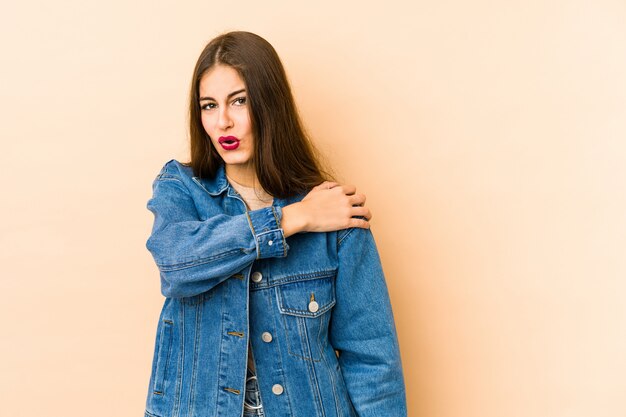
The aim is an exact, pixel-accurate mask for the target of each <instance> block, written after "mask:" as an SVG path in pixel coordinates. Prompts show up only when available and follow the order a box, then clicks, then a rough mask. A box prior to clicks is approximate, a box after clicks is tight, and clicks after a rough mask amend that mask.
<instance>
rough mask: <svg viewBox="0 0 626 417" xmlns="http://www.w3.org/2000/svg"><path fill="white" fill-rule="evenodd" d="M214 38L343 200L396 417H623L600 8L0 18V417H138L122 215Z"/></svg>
mask: <svg viewBox="0 0 626 417" xmlns="http://www.w3.org/2000/svg"><path fill="white" fill-rule="evenodd" d="M231 29H245V30H250V31H254V32H257V33H259V34H260V35H262V36H264V37H265V38H266V39H268V40H269V41H270V42H271V43H272V44H273V45H274V46H275V48H276V49H277V50H278V52H279V54H280V55H281V57H282V58H283V60H284V63H285V65H286V68H287V71H288V74H289V77H290V79H291V81H292V83H293V88H294V91H295V94H296V97H297V101H298V104H299V106H300V109H301V112H302V115H303V117H304V119H305V121H306V124H307V126H308V128H309V130H310V132H311V133H312V135H313V136H314V138H315V140H316V143H317V144H318V145H319V147H320V148H321V149H322V151H323V152H324V153H325V154H326V155H327V156H328V160H329V162H330V163H331V164H332V165H333V166H334V167H335V170H336V171H337V173H339V174H340V176H341V178H342V180H343V181H347V182H351V183H354V184H356V185H357V187H358V188H359V190H361V191H363V192H365V193H366V194H367V196H368V204H369V206H370V207H371V209H372V211H373V213H374V218H373V220H372V230H373V232H374V234H375V236H376V240H377V243H378V246H379V249H380V252H381V256H382V260H383V265H384V268H385V271H386V275H387V279H388V284H389V288H390V292H391V297H392V302H393V305H394V312H395V315H396V320H397V327H398V331H399V335H400V343H401V349H402V356H403V361H404V365H405V373H406V383H407V388H408V398H409V410H410V416H412V417H418V416H419V417H422V416H424V417H426V416H428V417H504V416H505V417H518V416H519V417H589V416H594V417H609V416H610V417H618V416H624V415H626V402H625V401H624V395H625V394H626V382H625V381H626V379H625V377H624V375H626V355H625V350H626V303H625V302H624V298H625V296H624V294H625V292H626V283H625V282H624V277H625V276H626V256H625V245H626V196H625V193H624V190H625V189H626V175H624V164H626V143H625V139H626V81H625V80H626V77H625V76H624V74H626V4H625V3H624V2H623V1H621V0H619V1H618V0H615V1H610V0H604V1H599V0H598V1H591V0H589V1H577V0H555V1H551V2H546V1H543V0H541V1H538V0H530V1H528V0H525V1H521V0H518V1H505V2H495V1H484V0H477V1H469V2H468V1H461V0H438V1H429V2H426V1H412V2H409V1H406V2H401V1H394V0H391V1H384V2H362V1H349V2H339V1H317V2H308V3H305V4H304V5H294V2H275V1H264V2H259V1H237V2H209V1H202V2H201V1H188V2H180V3H174V2H165V1H154V0H152V1H134V2H125V1H118V0H113V1H109V2H103V1H97V2H96V1H85V0H80V1H78V0H75V1H72V0H60V1H56V2H44V1H36V2H22V3H20V4H19V5H17V4H15V2H14V3H12V4H5V5H3V7H2V16H1V17H0V47H1V48H0V64H1V65H0V68H1V73H2V78H1V81H0V83H1V84H0V85H1V97H2V102H1V104H0V105H1V112H0V114H1V115H2V123H1V124H0V138H1V139H2V148H1V152H0V162H1V167H2V172H3V175H2V176H1V179H0V182H1V183H0V186H1V190H2V204H1V205H0V218H1V219H2V221H1V223H0V228H1V229H0V232H1V233H0V264H1V265H2V272H1V280H0V292H1V293H2V296H3V297H2V301H1V303H0V317H1V318H2V332H1V334H2V336H1V340H0V341H1V343H0V358H1V359H0V375H1V377H0V414H1V415H3V416H11V417H20V416H43V415H45V416H59V417H74V416H86V415H89V416H92V417H96V416H132V415H142V414H141V413H142V412H143V407H144V402H145V396H146V393H147V384H148V378H149V370H150V364H151V359H152V352H153V347H154V345H153V343H154V337H155V330H156V324H157V320H158V314H159V311H160V308H161V305H162V302H163V298H162V296H161V294H160V289H159V281H158V275H157V270H156V267H155V266H154V264H153V262H152V259H151V257H150V255H149V253H148V252H147V250H146V249H145V247H144V244H145V240H146V239H147V236H148V234H149V228H150V226H151V223H152V215H151V214H150V212H148V211H147V210H146V208H145V204H146V201H147V199H148V198H149V196H150V193H151V189H150V185H151V182H152V179H153V178H154V176H155V175H156V173H157V172H158V170H159V168H160V167H161V166H162V164H163V163H164V162H165V161H167V160H169V159H171V158H179V159H185V158H186V152H187V145H186V131H185V129H186V126H185V106H186V95H187V86H188V83H189V78H190V76H191V71H192V68H193V65H194V63H195V60H196V57H197V55H198V54H199V52H200V50H201V48H202V47H203V45H204V44H205V42H206V41H208V40H209V39H210V38H211V37H213V36H215V35H217V34H219V33H221V32H222V31H226V30H231Z"/></svg>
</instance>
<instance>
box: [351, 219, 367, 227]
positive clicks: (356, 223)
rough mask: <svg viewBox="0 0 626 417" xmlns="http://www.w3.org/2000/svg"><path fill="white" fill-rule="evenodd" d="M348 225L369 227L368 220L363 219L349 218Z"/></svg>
mask: <svg viewBox="0 0 626 417" xmlns="http://www.w3.org/2000/svg"><path fill="white" fill-rule="evenodd" d="M348 227H360V228H361V229H369V228H370V222H368V221H367V220H363V219H350V224H349V226H348Z"/></svg>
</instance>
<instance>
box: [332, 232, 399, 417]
mask: <svg viewBox="0 0 626 417" xmlns="http://www.w3.org/2000/svg"><path fill="white" fill-rule="evenodd" d="M338 235H339V237H338V245H339V248H338V254H339V269H338V271H337V278H336V281H335V296H336V299H337V303H336V304H335V306H334V307H333V310H332V317H331V322H330V327H329V332H330V334H329V337H330V343H331V345H332V346H333V347H334V348H335V349H336V350H338V351H339V358H338V360H339V366H340V367H341V371H342V374H343V377H344V380H345V383H346V387H347V389H348V393H349V394H350V399H351V400H352V404H353V405H354V408H355V410H356V412H357V415H358V416H359V417H379V416H390V417H392V416H393V417H405V416H406V413H407V411H406V398H405V387H404V379H403V373H402V363H401V360H400V350H399V347H398V339H397V335H396V329H395V324H394V320H393V313H392V310H391V303H390V300H389V295H388V292H387V286H386V283H385V278H384V275H383V270H382V266H381V263H380V258H379V255H378V251H377V249H376V243H375V241H374V237H373V235H372V233H371V231H370V230H369V229H349V230H347V231H341V232H340V233H339V234H338Z"/></svg>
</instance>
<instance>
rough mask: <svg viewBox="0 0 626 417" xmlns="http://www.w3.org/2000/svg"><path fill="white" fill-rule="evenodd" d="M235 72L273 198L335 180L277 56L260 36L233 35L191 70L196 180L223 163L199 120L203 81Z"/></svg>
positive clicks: (260, 174)
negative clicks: (223, 69)
mask: <svg viewBox="0 0 626 417" xmlns="http://www.w3.org/2000/svg"><path fill="white" fill-rule="evenodd" d="M217 64H222V65H227V66H230V67H232V68H234V69H235V70H237V71H238V72H239V74H240V76H241V78H242V79H243V81H244V83H245V85H246V92H247V104H248V106H249V109H250V119H251V126H252V134H253V136H254V141H255V146H254V155H253V157H252V158H253V163H254V166H255V170H256V176H257V178H258V181H259V183H260V184H261V186H262V187H263V189H264V190H265V191H267V192H268V193H269V194H271V195H273V196H275V197H279V198H285V197H289V196H293V195H295V194H299V193H303V192H306V191H308V190H309V189H311V188H312V187H314V186H315V185H317V184H319V183H321V182H323V181H324V180H327V179H332V178H333V176H332V175H331V174H329V173H328V172H327V171H326V170H324V169H322V165H321V162H320V155H319V152H318V151H317V149H316V148H315V147H314V145H313V144H312V143H311V141H310V139H309V137H308V136H307V134H306V132H305V130H304V128H303V126H302V122H301V121H300V117H299V115H298V111H297V109H296V105H295V102H294V99H293V95H292V93H291V88H290V86H289V82H288V81H287V75H286V74H285V70H284V68H283V65H282V63H281V61H280V58H279V57H278V54H277V53H276V51H275V50H274V48H273V47H272V45H270V43H269V42H267V41H266V40H265V39H263V38H262V37H260V36H258V35H255V34H254V33H250V32H242V31H235V32H229V33H225V34H223V35H220V36H218V37H216V38H214V39H213V40H211V41H210V42H209V43H208V44H207V45H206V46H205V48H204V50H203V51H202V53H201V54H200V57H199V58H198V62H197V63H196V67H195V69H194V71H193V78H192V81H191V91H190V94H189V135H190V142H191V143H190V145H191V146H190V150H191V161H190V162H189V163H187V165H190V166H191V167H192V168H193V172H194V175H195V176H197V177H203V178H213V177H214V176H215V173H216V171H217V169H218V167H219V166H220V165H221V164H223V163H224V161H223V160H222V158H221V156H220V155H219V154H218V152H217V150H216V149H215V148H214V147H213V144H212V143H211V140H210V138H209V135H208V134H207V133H206V131H205V130H204V128H203V126H202V121H201V118H200V103H199V88H200V79H201V78H202V76H203V75H204V74H205V73H206V71H208V70H209V69H210V68H212V67H213V66H214V65H217Z"/></svg>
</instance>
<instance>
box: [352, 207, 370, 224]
mask: <svg viewBox="0 0 626 417" xmlns="http://www.w3.org/2000/svg"><path fill="white" fill-rule="evenodd" d="M351 214H352V217H354V216H363V217H365V218H366V219H367V220H368V221H369V220H370V219H371V218H372V213H370V209H368V208H367V207H360V206H356V207H352V211H351Z"/></svg>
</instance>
